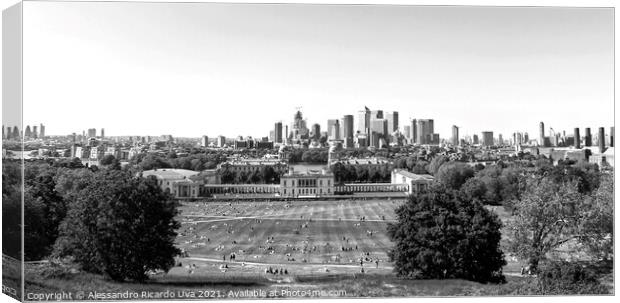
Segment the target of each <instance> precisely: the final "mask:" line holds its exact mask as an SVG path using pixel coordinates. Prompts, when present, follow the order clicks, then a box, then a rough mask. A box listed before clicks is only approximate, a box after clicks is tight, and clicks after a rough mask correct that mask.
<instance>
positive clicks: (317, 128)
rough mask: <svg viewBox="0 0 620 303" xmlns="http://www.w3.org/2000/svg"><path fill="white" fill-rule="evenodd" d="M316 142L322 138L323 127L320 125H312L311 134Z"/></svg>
mask: <svg viewBox="0 0 620 303" xmlns="http://www.w3.org/2000/svg"><path fill="white" fill-rule="evenodd" d="M310 135H311V136H312V138H313V139H314V140H319V139H320V138H321V125H320V124H318V123H314V124H312V131H311V134H310Z"/></svg>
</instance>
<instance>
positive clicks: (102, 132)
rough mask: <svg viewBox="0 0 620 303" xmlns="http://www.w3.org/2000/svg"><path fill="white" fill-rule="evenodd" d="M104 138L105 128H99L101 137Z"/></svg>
mask: <svg viewBox="0 0 620 303" xmlns="http://www.w3.org/2000/svg"><path fill="white" fill-rule="evenodd" d="M103 138H105V130H104V129H103V128H102V129H101V139H103Z"/></svg>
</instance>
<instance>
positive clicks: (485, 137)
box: [482, 131, 493, 146]
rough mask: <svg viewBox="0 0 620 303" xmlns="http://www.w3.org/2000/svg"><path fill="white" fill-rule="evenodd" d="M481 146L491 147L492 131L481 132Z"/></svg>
mask: <svg viewBox="0 0 620 303" xmlns="http://www.w3.org/2000/svg"><path fill="white" fill-rule="evenodd" d="M482 145H484V146H493V132H492V131H486V132H482Z"/></svg>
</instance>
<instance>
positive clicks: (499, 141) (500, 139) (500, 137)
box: [497, 134, 504, 145]
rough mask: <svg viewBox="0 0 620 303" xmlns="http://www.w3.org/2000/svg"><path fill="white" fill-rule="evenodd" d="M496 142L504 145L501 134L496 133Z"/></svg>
mask: <svg viewBox="0 0 620 303" xmlns="http://www.w3.org/2000/svg"><path fill="white" fill-rule="evenodd" d="M497 143H498V144H499V145H504V138H503V137H502V134H499V135H497Z"/></svg>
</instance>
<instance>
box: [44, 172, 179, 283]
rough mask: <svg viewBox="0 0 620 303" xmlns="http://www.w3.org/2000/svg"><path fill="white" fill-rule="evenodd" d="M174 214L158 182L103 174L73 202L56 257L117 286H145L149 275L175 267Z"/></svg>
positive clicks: (128, 175)
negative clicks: (138, 283) (128, 283)
mask: <svg viewBox="0 0 620 303" xmlns="http://www.w3.org/2000/svg"><path fill="white" fill-rule="evenodd" d="M176 214H177V210H176V204H175V202H174V201H173V200H172V199H171V197H170V196H169V195H167V194H165V193H164V192H162V190H161V189H160V187H159V186H157V180H156V179H155V178H152V177H151V178H141V177H134V176H133V175H131V174H129V173H126V172H123V171H116V170H102V171H99V172H97V173H96V175H95V177H94V180H93V182H92V183H90V184H89V185H88V186H87V187H86V188H84V189H83V190H82V191H81V192H80V194H79V196H78V197H77V199H76V200H75V201H74V202H73V203H71V205H70V209H69V213H68V215H67V218H66V220H65V221H63V223H62V224H61V236H60V237H59V238H58V240H57V241H56V244H55V249H54V255H55V256H59V257H66V256H71V257H73V258H74V260H75V261H76V262H77V263H79V264H80V265H81V266H82V268H83V269H84V270H86V271H89V272H94V273H103V274H105V275H106V276H108V277H110V278H111V279H113V280H115V281H123V280H126V279H129V280H134V281H143V280H145V279H146V278H147V276H146V272H147V271H149V270H157V269H162V270H165V271H167V270H168V269H170V268H171V267H172V266H173V265H174V256H175V255H177V254H178V253H179V250H178V249H177V248H176V247H175V246H174V239H175V237H176V231H175V230H176V229H177V228H178V227H179V223H178V222H177V221H175V220H174V216H175V215H176Z"/></svg>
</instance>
